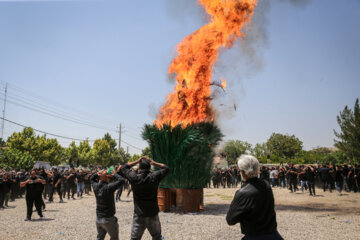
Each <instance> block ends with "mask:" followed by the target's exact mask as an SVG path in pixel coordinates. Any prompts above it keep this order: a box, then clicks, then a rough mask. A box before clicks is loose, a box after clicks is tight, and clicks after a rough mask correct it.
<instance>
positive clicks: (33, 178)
mask: <svg viewBox="0 0 360 240" xmlns="http://www.w3.org/2000/svg"><path fill="white" fill-rule="evenodd" d="M45 183H46V181H45V180H44V179H42V178H41V177H40V176H37V175H36V172H35V170H31V173H30V176H29V177H28V178H26V180H25V181H24V182H21V183H20V187H26V196H25V198H26V207H27V214H26V219H25V221H30V220H31V215H32V210H33V206H34V203H35V208H36V211H37V212H38V214H39V216H40V217H41V218H42V217H44V216H43V215H42V211H41V202H42V196H41V194H42V190H43V186H42V185H44V184H45Z"/></svg>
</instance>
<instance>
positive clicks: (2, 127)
mask: <svg viewBox="0 0 360 240" xmlns="http://www.w3.org/2000/svg"><path fill="white" fill-rule="evenodd" d="M6 99H7V83H6V85H5V98H4V108H3V112H2V113H3V114H2V122H1V139H4V126H5V109H6Z"/></svg>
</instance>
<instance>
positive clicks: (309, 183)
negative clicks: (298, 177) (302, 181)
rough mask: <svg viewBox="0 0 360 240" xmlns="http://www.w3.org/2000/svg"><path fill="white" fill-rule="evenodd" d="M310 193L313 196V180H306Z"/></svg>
mask: <svg viewBox="0 0 360 240" xmlns="http://www.w3.org/2000/svg"><path fill="white" fill-rule="evenodd" d="M308 185H309V191H310V195H314V196H315V182H312V181H308Z"/></svg>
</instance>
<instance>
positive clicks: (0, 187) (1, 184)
mask: <svg viewBox="0 0 360 240" xmlns="http://www.w3.org/2000/svg"><path fill="white" fill-rule="evenodd" d="M12 183H13V182H12V180H11V179H10V178H8V179H7V180H4V179H1V180H0V191H2V192H3V193H8V192H9V191H10V189H11V185H12Z"/></svg>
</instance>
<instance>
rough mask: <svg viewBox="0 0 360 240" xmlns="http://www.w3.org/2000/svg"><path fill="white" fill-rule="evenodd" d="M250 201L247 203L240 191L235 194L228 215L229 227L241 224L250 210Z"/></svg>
mask: <svg viewBox="0 0 360 240" xmlns="http://www.w3.org/2000/svg"><path fill="white" fill-rule="evenodd" d="M249 207H250V206H249V201H247V200H246V199H245V198H244V197H243V196H242V194H241V193H240V190H238V191H237V192H236V193H235V196H234V199H233V200H232V202H231V204H230V208H229V210H228V212H227V214H226V222H227V223H228V224H229V225H235V224H237V223H239V222H240V219H241V217H242V215H243V214H244V213H245V212H247V210H248V209H249Z"/></svg>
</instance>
